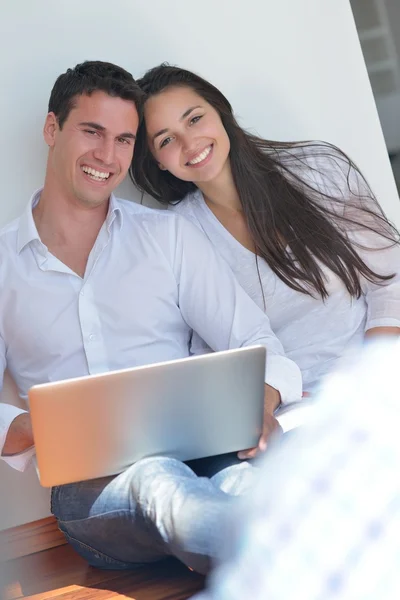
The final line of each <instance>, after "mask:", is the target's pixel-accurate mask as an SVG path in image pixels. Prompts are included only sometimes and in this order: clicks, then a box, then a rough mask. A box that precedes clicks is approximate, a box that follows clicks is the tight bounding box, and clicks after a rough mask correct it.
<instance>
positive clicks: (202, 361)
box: [29, 346, 266, 487]
mask: <svg viewBox="0 0 400 600" xmlns="http://www.w3.org/2000/svg"><path fill="white" fill-rule="evenodd" d="M265 360H266V350H265V348H264V347H263V346H252V347H249V348H241V349H238V350H228V351H225V352H215V353H211V354H206V355H202V356H196V357H189V358H184V359H181V360H174V361H170V362H164V363H158V364H153V365H147V366H144V367H135V368H131V369H124V370H121V371H112V372H109V373H104V374H101V375H89V376H87V377H79V378H76V379H68V380H64V381H59V382H55V383H46V384H43V385H36V386H34V387H32V388H31V389H30V390H29V403H30V410H31V416H32V424H33V432H34V439H35V446H36V458H37V465H38V471H39V479H40V482H41V484H42V485H43V486H45V487H50V486H54V485H61V484H65V483H72V482H77V481H83V480H86V479H94V478H96V477H103V476H106V475H114V474H117V473H121V472H122V471H124V470H125V469H126V468H127V467H129V466H130V465H132V464H133V463H134V462H136V461H137V460H139V459H141V458H143V457H148V456H156V455H157V456H170V457H174V458H178V459H180V460H183V461H187V460H191V459H195V458H203V457H206V456H213V455H217V454H223V453H225V452H232V451H236V450H243V449H245V448H251V447H254V446H256V445H257V441H258V438H259V435H260V431H261V425H262V419H263V401H264V377H265Z"/></svg>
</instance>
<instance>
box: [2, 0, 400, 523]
mask: <svg viewBox="0 0 400 600" xmlns="http://www.w3.org/2000/svg"><path fill="white" fill-rule="evenodd" d="M0 57H1V58H0V69H1V82H2V94H1V95H0V114H1V120H2V121H1V135H2V143H1V144H0V164H1V167H2V196H1V199H0V222H6V221H8V220H9V219H11V218H12V217H14V216H16V215H18V214H19V212H20V211H21V209H22V207H23V206H24V205H25V203H26V202H27V200H28V198H29V196H30V194H31V192H32V190H33V189H34V188H35V187H37V186H39V185H40V184H41V182H42V180H43V170H44V165H45V156H46V148H45V145H44V143H43V142H42V139H41V127H42V122H43V119H44V117H45V114H46V106H47V100H48V95H49V92H50V88H51V86H52V84H53V82H54V80H55V78H56V77H57V75H58V74H59V73H60V72H62V71H64V70H65V69H66V68H67V67H70V66H73V65H74V64H76V63H77V62H81V61H82V60H85V59H102V60H108V61H112V62H116V63H119V64H120V65H121V66H123V67H125V68H127V69H129V70H131V71H132V72H133V73H134V74H136V75H140V74H141V73H143V71H144V70H145V69H147V68H148V67H151V66H153V65H155V64H158V63H160V62H162V61H165V60H167V61H169V62H170V63H175V64H179V65H182V66H184V67H187V68H190V69H193V70H196V71H198V72H199V73H201V74H202V75H204V76H205V77H206V78H209V79H210V80H212V81H213V82H214V83H215V84H216V85H217V86H219V87H220V88H221V89H222V90H223V92H224V93H225V94H226V95H227V96H228V98H230V100H231V101H232V103H233V105H234V107H235V109H236V111H237V113H238V115H239V116H240V121H241V123H242V124H243V125H244V126H246V127H248V128H253V129H256V130H257V131H258V132H259V133H261V134H262V135H264V136H266V137H269V138H271V139H274V138H275V139H286V140H291V139H306V138H307V139H308V138H319V139H326V140H330V141H331V142H334V143H335V144H337V145H339V146H341V147H342V148H343V149H344V150H346V151H347V152H348V153H349V154H350V155H351V156H352V157H353V158H354V159H355V160H356V162H358V163H359V165H360V166H361V167H362V168H363V169H364V171H365V173H366V175H367V177H368V178H369V180H370V183H371V185H372V187H373V188H374V190H375V192H376V193H377V194H378V196H379V198H380V199H381V203H382V205H383V207H384V208H385V210H386V212H387V213H388V215H389V216H390V217H391V218H392V219H394V220H395V221H396V222H397V223H398V224H399V225H400V203H399V201H398V196H397V192H396V188H395V185H394V181H393V178H392V173H391V169H390V165H389V162H388V159H387V156H386V149H385V143H384V140H383V136H382V132H381V129H380V125H379V121H378V116H377V113H376V110H375V105H374V100H373V97H372V93H371V89H370V85H369V80H368V77H367V74H366V70H365V67H364V62H363V58H362V54H361V50H360V47H359V42H358V38H357V33H356V30H355V26H354V23H353V18H352V14H351V11H350V6H349V4H348V0H324V1H323V2H321V0H301V1H299V0H279V2H277V1H276V0H247V2H243V0H203V2H201V3H200V4H193V3H188V2H187V1H185V0H171V1H170V2H166V1H165V0H147V1H146V2H143V0H113V2H111V3H100V2H98V1H95V0H86V1H85V2H82V1H81V0H68V2H57V3H56V2H54V0H36V2H31V3H28V2H27V1H26V0H3V3H2V16H1V23H0ZM123 193H124V195H125V196H126V197H130V198H134V197H135V194H134V192H133V190H132V188H131V186H130V185H129V183H128V182H127V183H126V184H124V186H123ZM0 478H1V494H0V529H2V528H5V527H7V526H11V525H14V524H16V523H22V522H27V521H30V520H32V519H35V518H38V517H39V516H47V514H48V505H47V492H46V493H45V492H44V491H43V490H41V489H40V488H39V486H38V484H36V483H35V481H34V478H33V474H31V477H28V478H26V477H25V476H21V475H19V474H18V473H13V472H11V471H10V470H9V469H6V468H5V465H4V464H2V465H0ZM14 493H18V495H19V497H20V502H19V503H17V504H16V503H15V499H14V498H13V496H12V494H14ZM14 506H17V507H18V511H14V512H12V510H11V509H12V508H13V507H14Z"/></svg>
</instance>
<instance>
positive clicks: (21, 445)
mask: <svg viewBox="0 0 400 600" xmlns="http://www.w3.org/2000/svg"><path fill="white" fill-rule="evenodd" d="M32 446H33V432H32V423H31V418H30V415H29V413H26V412H23V413H21V414H19V415H18V416H16V417H15V419H14V420H13V421H12V423H11V425H10V427H9V429H8V432H7V436H6V440H5V442H4V446H3V451H2V453H1V454H2V456H3V457H4V456H5V457H9V456H13V455H16V454H21V453H22V452H25V451H26V450H29V449H30V448H32Z"/></svg>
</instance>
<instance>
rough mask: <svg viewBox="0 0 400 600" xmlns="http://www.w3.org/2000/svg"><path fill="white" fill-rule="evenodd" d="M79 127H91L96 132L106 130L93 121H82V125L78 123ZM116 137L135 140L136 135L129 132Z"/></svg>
mask: <svg viewBox="0 0 400 600" xmlns="http://www.w3.org/2000/svg"><path fill="white" fill-rule="evenodd" d="M79 125H80V126H81V127H91V128H92V129H96V131H105V130H106V128H105V127H103V125H100V124H99V123H94V122H93V121H82V123H79ZM117 137H119V138H128V139H131V140H136V135H135V134H134V133H132V132H131V131H125V132H124V133H120V134H119V135H117Z"/></svg>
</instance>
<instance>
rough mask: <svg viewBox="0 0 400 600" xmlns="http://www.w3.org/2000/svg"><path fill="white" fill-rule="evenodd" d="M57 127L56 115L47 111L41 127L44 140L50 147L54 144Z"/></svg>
mask: <svg viewBox="0 0 400 600" xmlns="http://www.w3.org/2000/svg"><path fill="white" fill-rule="evenodd" d="M58 129H59V126H58V121H57V117H56V115H55V114H54V113H53V112H49V113H48V115H47V117H46V120H45V122H44V127H43V137H44V141H45V142H46V144H47V145H48V146H50V148H52V147H53V146H54V143H55V138H56V133H57V131H58Z"/></svg>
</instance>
